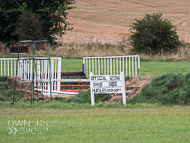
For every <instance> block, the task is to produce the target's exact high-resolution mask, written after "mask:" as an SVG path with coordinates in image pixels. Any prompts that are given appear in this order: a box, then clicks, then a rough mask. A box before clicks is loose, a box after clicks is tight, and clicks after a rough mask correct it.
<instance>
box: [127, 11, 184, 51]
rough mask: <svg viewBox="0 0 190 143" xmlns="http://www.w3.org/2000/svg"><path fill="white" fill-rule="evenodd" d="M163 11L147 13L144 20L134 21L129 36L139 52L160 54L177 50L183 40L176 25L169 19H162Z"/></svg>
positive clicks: (135, 49)
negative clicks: (180, 39)
mask: <svg viewBox="0 0 190 143" xmlns="http://www.w3.org/2000/svg"><path fill="white" fill-rule="evenodd" d="M161 17H162V13H156V14H155V13H153V14H146V15H145V17H144V18H143V19H142V20H137V19H135V20H136V22H134V23H132V25H131V28H130V30H132V31H131V35H130V37H129V39H128V40H129V41H130V44H131V45H132V46H133V47H134V48H133V50H134V51H135V52H137V53H146V54H149V53H150V52H151V53H152V54H158V53H159V52H161V51H162V50H163V51H164V52H170V51H173V52H175V51H177V49H178V47H179V45H180V44H181V42H180V41H179V37H178V35H177V32H176V27H175V26H173V25H172V24H171V22H170V21H169V20H168V19H164V20H163V19H162V18H161Z"/></svg>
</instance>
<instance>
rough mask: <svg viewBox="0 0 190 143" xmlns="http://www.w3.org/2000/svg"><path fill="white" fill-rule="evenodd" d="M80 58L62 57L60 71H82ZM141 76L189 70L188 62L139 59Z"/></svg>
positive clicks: (189, 64) (189, 63)
mask: <svg viewBox="0 0 190 143" xmlns="http://www.w3.org/2000/svg"><path fill="white" fill-rule="evenodd" d="M82 63H83V60H82V59H62V65H61V70H62V72H76V71H82ZM140 66H141V67H140V68H141V69H140V72H141V76H142V77H144V76H157V75H159V74H164V73H168V72H181V73H183V74H185V73H187V72H189V71H190V68H189V67H190V62H155V61H153V62H147V61H141V65H140Z"/></svg>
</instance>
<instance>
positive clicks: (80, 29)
mask: <svg viewBox="0 0 190 143" xmlns="http://www.w3.org/2000/svg"><path fill="white" fill-rule="evenodd" d="M74 6H76V8H75V9H72V10H70V11H68V21H69V22H70V23H73V27H74V29H73V30H72V31H68V32H67V35H65V36H63V37H62V38H60V39H59V40H60V42H92V41H93V42H95V41H98V42H102V43H117V42H119V41H121V40H122V37H124V36H128V35H129V28H130V27H129V25H130V24H131V23H132V22H134V21H135V18H137V19H139V18H143V16H144V15H145V13H153V12H154V13H156V12H163V18H167V19H169V20H170V21H171V22H172V24H174V25H176V26H177V29H178V34H179V36H180V39H181V40H184V41H188V42H190V1H189V0H175V1H174V0H159V1H157V0H117V1H115V0H77V1H76V3H75V4H74Z"/></svg>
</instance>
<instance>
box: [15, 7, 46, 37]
mask: <svg viewBox="0 0 190 143" xmlns="http://www.w3.org/2000/svg"><path fill="white" fill-rule="evenodd" d="M16 33H18V38H19V40H44V39H45V38H44V35H43V34H42V22H41V21H40V17H39V15H36V14H35V13H32V12H31V11H24V12H23V13H22V14H21V15H20V16H19V18H18V21H17V27H16Z"/></svg>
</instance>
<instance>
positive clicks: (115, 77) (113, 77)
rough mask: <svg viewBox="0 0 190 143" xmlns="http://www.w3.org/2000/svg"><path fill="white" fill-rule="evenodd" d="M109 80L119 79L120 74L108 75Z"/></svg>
mask: <svg viewBox="0 0 190 143" xmlns="http://www.w3.org/2000/svg"><path fill="white" fill-rule="evenodd" d="M110 80H120V76H116V75H115V76H114V75H113V76H110Z"/></svg>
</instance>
